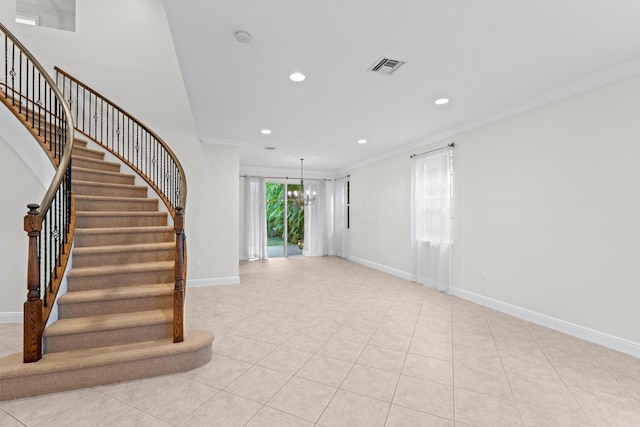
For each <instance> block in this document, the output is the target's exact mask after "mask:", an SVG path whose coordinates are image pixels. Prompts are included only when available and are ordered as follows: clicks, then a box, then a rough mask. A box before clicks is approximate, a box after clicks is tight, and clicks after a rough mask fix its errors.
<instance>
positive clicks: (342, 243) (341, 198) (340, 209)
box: [333, 177, 349, 258]
mask: <svg viewBox="0 0 640 427" xmlns="http://www.w3.org/2000/svg"><path fill="white" fill-rule="evenodd" d="M348 182H349V178H347V177H344V178H340V179H337V180H336V188H335V191H334V209H333V228H334V230H333V233H334V234H333V236H334V245H335V252H336V255H337V256H339V257H342V258H346V257H347V255H349V252H348V251H349V230H348V229H347V183H348Z"/></svg>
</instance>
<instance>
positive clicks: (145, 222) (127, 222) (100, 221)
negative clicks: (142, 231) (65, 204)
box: [76, 211, 167, 229]
mask: <svg viewBox="0 0 640 427" xmlns="http://www.w3.org/2000/svg"><path fill="white" fill-rule="evenodd" d="M163 225H167V212H157V211H142V212H136V211H129V212H110V211H76V229H78V228H94V227H150V226H163Z"/></svg>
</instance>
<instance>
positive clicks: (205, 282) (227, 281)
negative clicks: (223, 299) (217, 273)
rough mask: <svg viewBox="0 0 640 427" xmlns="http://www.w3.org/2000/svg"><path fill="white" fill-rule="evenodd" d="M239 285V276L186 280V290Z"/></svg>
mask: <svg viewBox="0 0 640 427" xmlns="http://www.w3.org/2000/svg"><path fill="white" fill-rule="evenodd" d="M238 283H240V276H231V277H212V278H209V279H191V280H187V287H188V288H203V287H206V286H221V285H237V284H238Z"/></svg>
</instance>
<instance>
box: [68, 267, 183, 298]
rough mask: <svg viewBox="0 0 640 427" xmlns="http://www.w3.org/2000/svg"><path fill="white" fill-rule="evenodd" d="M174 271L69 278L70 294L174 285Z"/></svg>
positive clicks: (69, 276) (71, 276)
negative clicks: (164, 284) (163, 284)
mask: <svg viewBox="0 0 640 427" xmlns="http://www.w3.org/2000/svg"><path fill="white" fill-rule="evenodd" d="M174 276H175V273H174V270H173V269H170V270H159V271H143V272H133V273H131V272H127V273H115V274H103V275H98V276H79V275H71V274H70V275H68V276H67V288H68V291H69V292H74V291H86V290H90V289H106V288H114V287H120V286H131V285H152V284H154V283H172V282H173V281H174V280H175V277H174Z"/></svg>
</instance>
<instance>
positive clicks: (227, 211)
mask: <svg viewBox="0 0 640 427" xmlns="http://www.w3.org/2000/svg"><path fill="white" fill-rule="evenodd" d="M14 11H15V0H5V1H4V2H3V1H2V0H0V19H1V20H2V22H3V23H5V25H7V26H8V27H9V28H10V30H11V31H12V32H13V33H14V34H15V35H16V36H17V37H18V38H19V39H20V40H21V41H22V43H23V44H24V45H26V46H27V48H28V49H30V50H31V51H32V52H33V53H34V54H35V55H36V56H37V57H38V59H39V60H40V62H41V63H42V64H43V65H44V66H45V67H46V68H47V69H50V70H53V67H54V66H55V65H57V66H59V67H61V68H62V69H64V70H65V71H67V72H69V73H70V74H72V75H74V76H76V77H77V78H79V79H80V80H81V81H83V82H85V83H86V84H88V85H89V86H92V87H93V88H94V89H96V90H97V91H98V92H100V93H102V94H103V95H105V96H107V97H109V98H110V99H111V100H112V101H114V102H115V103H117V104H119V105H120V106H121V107H123V108H124V109H125V110H127V111H128V112H130V113H132V114H133V115H134V116H136V117H137V118H138V119H140V120H141V121H142V122H143V123H145V124H147V125H149V127H151V128H152V129H153V130H154V131H155V132H157V133H158V134H159V135H160V136H161V137H162V138H163V139H164V140H165V141H166V142H167V143H168V144H169V145H170V146H171V148H172V149H173V151H174V152H175V153H176V154H177V156H178V158H179V159H180V161H181V163H182V164H183V166H184V167H185V172H186V175H187V185H188V196H187V199H188V201H187V207H186V233H187V238H188V251H189V253H188V262H189V265H188V275H189V280H199V281H200V283H205V282H207V281H212V280H213V281H215V280H217V281H225V280H230V281H237V276H238V260H237V256H236V255H235V254H237V253H238V213H237V209H238V208H237V206H238V192H237V188H238V175H239V173H238V148H237V147H228V146H212V145H204V144H202V143H201V142H200V141H199V140H198V137H197V134H196V130H195V126H194V124H193V119H192V117H191V111H190V107H189V103H188V99H187V95H186V91H185V89H184V84H183V81H182V75H181V72H180V68H179V65H178V61H177V58H176V54H175V51H174V48H173V41H172V38H171V33H170V30H169V25H168V22H167V18H166V15H165V11H164V6H163V3H162V1H161V0H136V1H129V0H110V1H108V2H105V1H101V0H85V1H82V2H78V3H77V10H76V13H77V26H76V31H75V32H68V31H60V30H54V29H50V28H42V27H38V28H34V27H29V26H25V25H18V24H15V23H13V13H14ZM52 73H53V71H52ZM229 253H231V254H232V255H231V256H229V255H228V254H229ZM196 260H200V261H201V267H198V268H197V267H196V266H195V263H196Z"/></svg>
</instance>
